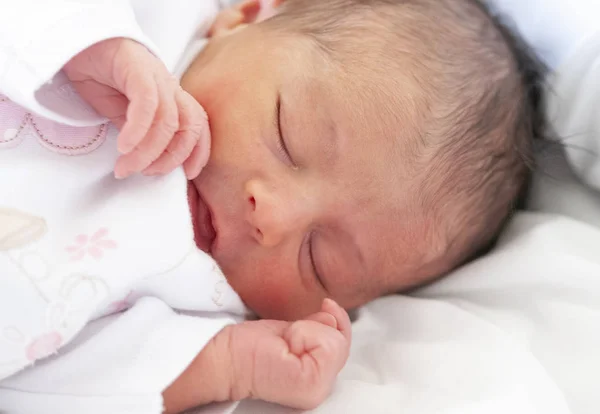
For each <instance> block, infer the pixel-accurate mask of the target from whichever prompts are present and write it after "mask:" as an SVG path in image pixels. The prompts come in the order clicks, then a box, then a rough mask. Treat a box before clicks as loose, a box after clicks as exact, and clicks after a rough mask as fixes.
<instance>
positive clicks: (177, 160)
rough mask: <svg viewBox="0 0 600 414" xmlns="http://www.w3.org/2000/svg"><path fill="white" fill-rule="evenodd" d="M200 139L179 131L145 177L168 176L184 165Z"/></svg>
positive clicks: (147, 170)
mask: <svg viewBox="0 0 600 414" xmlns="http://www.w3.org/2000/svg"><path fill="white" fill-rule="evenodd" d="M197 141H198V138H197V137H195V136H194V135H193V134H189V133H186V132H185V131H179V132H178V133H176V134H175V136H174V137H173V140H172V141H171V142H170V143H169V145H168V146H167V149H165V152H163V153H162V155H161V156H160V157H158V159H157V160H156V161H154V162H153V163H152V164H150V166H149V167H148V168H146V169H145V170H144V171H143V173H144V174H145V175H155V174H168V173H170V172H171V171H173V170H174V169H175V168H177V167H179V166H180V165H182V164H183V162H184V161H185V160H186V159H187V158H188V156H189V155H190V153H191V152H192V151H193V150H194V148H195V146H196V142H197Z"/></svg>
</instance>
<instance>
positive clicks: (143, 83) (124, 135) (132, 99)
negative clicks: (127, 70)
mask: <svg viewBox="0 0 600 414" xmlns="http://www.w3.org/2000/svg"><path fill="white" fill-rule="evenodd" d="M125 96H127V99H129V106H128V107H127V115H126V119H125V121H124V123H123V128H122V129H121V132H120V134H119V138H118V141H117V145H118V149H119V152H120V153H121V154H128V153H130V152H131V151H133V149H134V148H135V147H136V146H137V145H138V144H139V143H140V142H142V140H143V139H144V137H145V136H146V134H147V133H148V131H149V130H150V128H151V126H152V122H153V121H154V118H155V115H156V110H157V109H158V106H159V96H158V88H157V86H156V82H155V80H154V77H153V76H136V77H132V78H131V81H130V82H128V83H127V89H126V90H125Z"/></svg>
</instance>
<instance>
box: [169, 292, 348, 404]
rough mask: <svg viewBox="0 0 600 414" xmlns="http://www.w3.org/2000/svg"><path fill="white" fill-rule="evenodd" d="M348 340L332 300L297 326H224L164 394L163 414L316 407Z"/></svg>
mask: <svg viewBox="0 0 600 414" xmlns="http://www.w3.org/2000/svg"><path fill="white" fill-rule="evenodd" d="M350 340H351V326H350V318H349V317H348V314H347V313H346V311H344V310H343V309H342V308H340V307H339V306H338V305H337V304H336V303H335V302H333V301H332V300H326V301H324V302H323V305H322V308H321V312H319V313H316V314H314V315H312V316H309V317H308V318H306V319H304V320H301V321H297V322H283V321H273V320H261V321H249V322H244V323H241V324H239V325H231V326H228V327H227V328H225V329H223V330H222V331H221V332H219V333H218V334H217V335H216V336H215V337H214V338H213V339H212V340H211V341H210V342H209V343H208V344H207V345H206V347H205V348H204V349H203V350H202V352H200V354H198V356H197V357H196V359H195V360H194V361H193V362H192V364H191V365H190V366H189V367H188V369H187V370H186V371H185V372H184V373H183V374H182V375H181V376H180V377H179V378H178V379H177V380H176V381H175V382H174V383H173V384H171V385H170V386H169V387H168V388H167V389H166V390H165V391H164V393H163V398H164V405H165V408H166V411H165V412H166V413H179V412H183V411H185V410H187V409H190V408H192V407H195V406H198V405H203V404H207V403H210V402H218V401H228V400H234V401H235V400H241V399H245V398H256V399H261V400H265V401H269V402H273V403H278V404H281V405H286V406H289V407H293V408H300V409H312V408H315V407H317V406H318V405H319V404H321V403H322V402H323V401H324V400H325V398H327V396H328V395H329V393H330V392H331V389H332V387H333V385H334V382H335V379H336V377H337V375H338V373H339V372H340V370H341V369H342V367H343V366H344V364H345V363H346V360H347V359H348V354H349V351H350Z"/></svg>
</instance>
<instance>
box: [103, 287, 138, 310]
mask: <svg viewBox="0 0 600 414" xmlns="http://www.w3.org/2000/svg"><path fill="white" fill-rule="evenodd" d="M132 295H133V292H129V293H128V294H127V296H125V297H124V298H123V299H121V300H117V301H115V302H113V303H111V304H110V305H108V312H107V314H108V315H112V314H115V313H121V312H123V311H124V310H127V309H129V301H130V300H131V297H132Z"/></svg>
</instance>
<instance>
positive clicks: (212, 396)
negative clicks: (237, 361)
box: [163, 326, 233, 414]
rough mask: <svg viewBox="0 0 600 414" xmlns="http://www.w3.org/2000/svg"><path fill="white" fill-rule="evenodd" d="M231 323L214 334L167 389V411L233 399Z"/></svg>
mask: <svg viewBox="0 0 600 414" xmlns="http://www.w3.org/2000/svg"><path fill="white" fill-rule="evenodd" d="M230 338H231V327H230V326H228V327H225V328H224V329H223V330H221V331H220V332H219V333H218V334H217V335H215V337H213V338H212V339H211V340H210V341H209V342H208V343H207V344H206V346H205V347H204V348H203V349H202V351H201V352H200V353H199V354H198V355H197V356H196V358H195V359H194V360H193V361H192V363H191V364H190V365H189V366H188V368H187V369H186V370H185V371H184V372H183V373H182V374H181V375H180V376H179V378H177V379H176V380H175V381H174V382H173V383H172V384H171V385H170V386H169V387H168V388H167V389H166V390H165V391H164V392H163V402H164V407H165V413H167V414H172V413H180V412H183V411H185V410H188V409H190V408H194V407H198V406H202V405H206V404H210V403H213V402H223V401H229V400H232V390H233V375H232V372H233V370H232V366H233V364H232V358H231V355H230V353H229V352H227V351H228V350H227V348H228V346H229V341H230V340H231V339H230Z"/></svg>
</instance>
